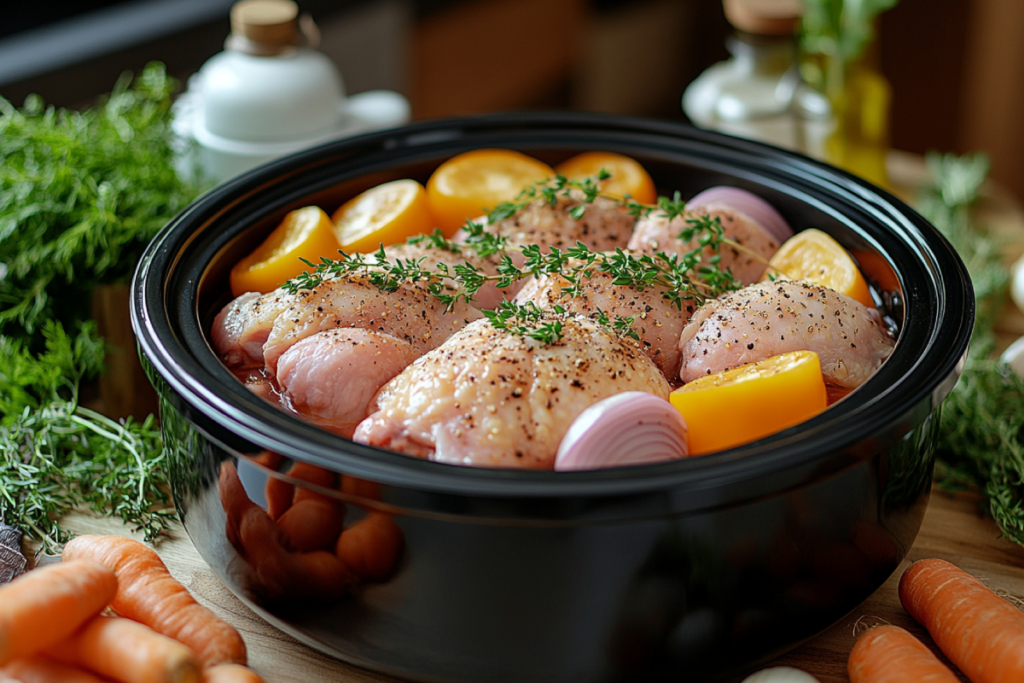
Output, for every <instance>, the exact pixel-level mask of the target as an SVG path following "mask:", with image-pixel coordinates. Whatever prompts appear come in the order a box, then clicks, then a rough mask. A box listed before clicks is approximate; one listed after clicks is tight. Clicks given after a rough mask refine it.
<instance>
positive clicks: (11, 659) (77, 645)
mask: <svg viewBox="0 0 1024 683" xmlns="http://www.w3.org/2000/svg"><path fill="white" fill-rule="evenodd" d="M108 608H109V610H108ZM105 610H106V611H107V613H105ZM110 610H112V613H111V612H110ZM115 613H116V614H115ZM245 662H246V651H245V643H244V642H243V641H242V637H241V636H240V635H239V633H238V631H236V630H235V629H234V628H233V627H231V626H230V625H229V624H227V623H226V622H224V621H222V620H221V619H219V618H218V617H217V616H215V615H214V614H213V613H212V612H210V611H209V610H208V609H206V608H205V607H203V606H202V605H200V604H199V603H197V602H196V601H195V600H194V599H193V598H192V596H191V595H190V594H189V592H188V590H187V589H186V588H185V587H184V586H182V585H181V584H180V583H178V581H176V580H175V579H174V578H173V577H172V576H171V575H170V573H169V572H168V571H167V567H166V566H165V565H164V563H163V562H162V561H161V560H160V558H159V557H158V556H157V554H156V553H155V552H154V551H153V550H151V549H150V548H148V547H146V546H145V545H143V544H142V543H139V542H137V541H133V540H131V539H128V538H122V537H120V536H80V537H78V538H76V539H74V540H72V541H71V542H69V543H68V544H67V545H66V546H65V548H64V557H63V562H61V563H60V564H56V565H50V566H47V567H42V568H40V569H36V570H33V571H31V572H28V573H27V574H25V575H24V576H22V577H19V578H18V579H16V580H14V581H12V582H11V583H9V584H7V585H6V586H4V587H2V588H0V679H4V678H6V679H11V680H15V681H21V682H23V683H45V682H49V681H61V682H63V683H102V682H103V681H120V682H121V683H200V682H202V683H260V681H261V679H260V677H259V676H257V675H256V674H255V673H253V672H252V671H251V670H250V669H248V668H246V667H245V666H244V664H245Z"/></svg>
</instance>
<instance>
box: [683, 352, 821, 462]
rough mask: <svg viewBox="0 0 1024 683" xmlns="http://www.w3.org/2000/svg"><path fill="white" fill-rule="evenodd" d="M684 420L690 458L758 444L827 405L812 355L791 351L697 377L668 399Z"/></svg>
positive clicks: (816, 363)
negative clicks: (758, 440) (742, 445)
mask: <svg viewBox="0 0 1024 683" xmlns="http://www.w3.org/2000/svg"><path fill="white" fill-rule="evenodd" d="M669 401H671V402H672V405H674V406H675V407H676V410H678V411H679V412H680V414H682V416H683V419H684V420H686V427H687V433H688V435H689V442H690V455H705V454H707V453H714V452H715V451H720V450H724V449H726V448H732V447H733V446H739V445H741V444H745V443H750V442H751V441H756V440H757V439H760V438H762V437H765V436H768V435H770V434H774V433H776V432H779V431H782V430H783V429H786V428H787V427H792V426H793V425H795V424H798V423H800V422H803V421H804V420H808V419H810V418H812V417H814V416H815V415H817V414H818V413H820V412H821V411H823V410H825V408H826V407H827V405H828V396H827V392H826V390H825V380H824V379H823V378H822V376H821V363H820V361H819V359H818V354H816V353H814V352H813V351H791V352H789V353H783V354H780V355H778V356H772V357H771V358H766V359H765V360H762V361H758V362H757V363H750V364H748V365H741V366H740V367H738V368H733V369H731V370H726V371H725V372H720V373H717V374H715V375H708V376H707V377H701V378H700V379H697V380H694V381H692V382H690V383H688V384H685V385H683V386H681V387H680V388H678V389H676V390H675V391H673V392H672V393H671V394H670V395H669Z"/></svg>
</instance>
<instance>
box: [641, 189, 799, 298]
mask: <svg viewBox="0 0 1024 683" xmlns="http://www.w3.org/2000/svg"><path fill="white" fill-rule="evenodd" d="M700 215H709V216H711V217H712V218H718V219H719V220H720V221H721V222H722V228H723V230H722V234H723V236H724V237H727V238H729V239H731V240H732V241H734V242H736V243H737V244H739V245H742V246H743V247H745V248H746V249H749V250H750V251H752V252H754V253H753V254H751V253H748V252H746V251H740V250H738V249H736V247H733V246H731V245H726V244H723V245H721V247H720V249H719V253H720V254H721V257H722V259H721V261H720V262H719V267H720V268H722V270H725V269H726V268H728V269H730V270H732V275H733V277H734V278H736V281H737V282H740V283H741V284H745V285H747V284H750V283H752V282H757V281H758V280H760V279H761V276H762V275H764V271H765V269H766V268H767V267H768V259H770V258H771V256H772V254H774V253H775V252H776V251H777V250H778V248H779V243H778V242H777V241H776V240H775V238H774V237H772V236H771V234H770V233H769V232H768V231H767V230H765V229H764V228H763V227H761V226H760V225H758V224H757V223H756V222H754V221H753V220H752V219H750V218H749V217H748V216H746V215H745V214H743V213H740V212H739V211H735V210H733V209H731V208H729V207H728V206H724V205H722V204H710V205H708V206H706V207H700V208H698V209H696V210H694V211H687V212H686V213H684V214H683V215H681V216H676V217H675V218H673V219H672V220H671V222H670V221H669V220H668V216H667V215H666V214H665V213H664V212H663V211H653V212H651V214H650V215H649V216H647V217H645V218H641V219H640V220H639V221H637V224H636V230H634V231H633V236H632V237H631V238H630V240H629V248H630V249H635V250H637V251H642V252H646V253H649V254H653V253H655V252H659V251H663V252H666V253H669V254H680V255H682V254H685V253H687V252H689V251H692V250H693V249H696V248H697V247H698V246H700V245H699V244H698V242H697V238H696V237H694V239H692V240H690V241H688V242H687V241H683V240H681V239H680V238H679V233H680V232H682V231H683V230H685V229H686V228H688V227H690V226H689V225H688V224H687V222H686V219H687V218H691V217H693V216H700ZM714 255H715V252H714V251H713V250H712V249H710V248H705V250H704V253H703V258H704V260H705V261H707V259H709V258H711V257H712V256H714Z"/></svg>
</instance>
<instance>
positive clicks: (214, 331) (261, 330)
mask: <svg viewBox="0 0 1024 683" xmlns="http://www.w3.org/2000/svg"><path fill="white" fill-rule="evenodd" d="M294 302H295V297H294V295H292V294H288V293H287V292H285V291H284V290H283V289H275V290H274V291H273V292H270V293H269V294H265V295H263V296H261V295H259V294H258V293H256V292H246V293H245V294H243V295H241V296H240V297H238V298H237V299H235V300H234V301H232V302H231V303H229V304H228V305H227V306H225V307H224V308H223V309H221V311H220V313H218V314H217V317H216V318H214V319H213V325H212V326H211V327H210V338H211V341H212V342H213V348H214V349H215V350H216V351H217V355H219V356H220V359H221V361H222V362H223V363H224V365H226V366H227V367H228V368H229V369H235V368H252V367H256V368H260V367H263V345H264V344H265V343H266V341H267V337H268V336H269V335H270V330H271V328H272V327H273V326H274V321H275V320H277V316H279V315H281V313H283V312H284V311H285V309H287V308H288V307H289V306H291V305H292V304H293V303H294Z"/></svg>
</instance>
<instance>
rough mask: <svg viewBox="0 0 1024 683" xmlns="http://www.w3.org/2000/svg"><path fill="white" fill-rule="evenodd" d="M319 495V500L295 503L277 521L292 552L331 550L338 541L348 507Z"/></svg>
mask: <svg viewBox="0 0 1024 683" xmlns="http://www.w3.org/2000/svg"><path fill="white" fill-rule="evenodd" d="M316 495H317V496H318V497H308V498H304V499H302V500H296V501H295V504H294V505H292V506H291V507H290V508H288V511H287V512H285V513H284V514H283V515H281V516H280V517H279V518H278V520H277V524H278V526H279V527H281V531H283V532H284V535H285V536H286V537H287V539H288V547H289V548H290V549H291V550H298V551H300V552H310V551H312V550H330V549H333V548H334V544H335V543H337V542H338V536H339V535H340V534H341V529H342V525H343V523H344V520H345V507H344V506H343V505H340V504H338V503H336V502H335V501H332V500H330V499H329V498H327V497H326V496H322V495H319V494H316ZM296 497H297V496H296Z"/></svg>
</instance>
